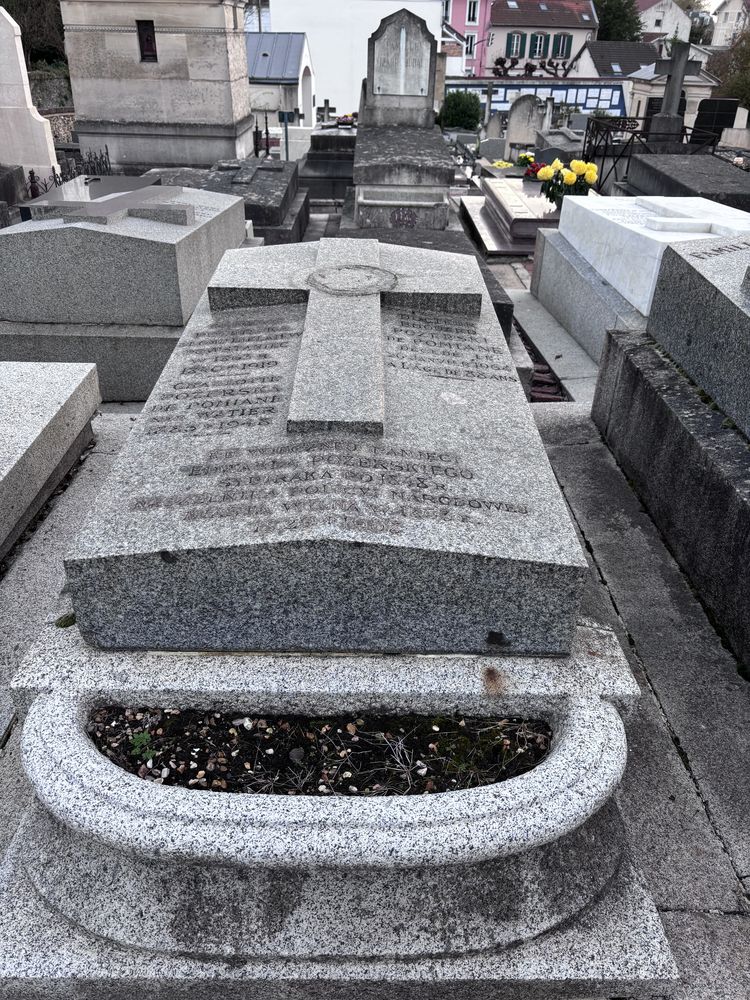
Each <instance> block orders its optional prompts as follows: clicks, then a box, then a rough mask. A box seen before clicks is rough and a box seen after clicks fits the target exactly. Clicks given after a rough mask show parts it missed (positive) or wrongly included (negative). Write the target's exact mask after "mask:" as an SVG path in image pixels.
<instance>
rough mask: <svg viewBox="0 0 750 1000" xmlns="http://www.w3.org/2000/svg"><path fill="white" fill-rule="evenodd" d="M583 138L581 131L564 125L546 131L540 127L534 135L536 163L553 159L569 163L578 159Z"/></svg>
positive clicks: (549, 161) (548, 161)
mask: <svg viewBox="0 0 750 1000" xmlns="http://www.w3.org/2000/svg"><path fill="white" fill-rule="evenodd" d="M583 139H584V133H583V132H576V131H574V130H573V129H572V128H565V127H564V126H561V127H560V128H555V129H547V130H546V131H542V130H541V129H540V130H539V131H537V133H536V135H535V137H534V159H535V160H536V162H537V163H552V162H553V160H562V161H563V163H569V162H570V161H571V160H576V159H580V158H581V152H582V150H583Z"/></svg>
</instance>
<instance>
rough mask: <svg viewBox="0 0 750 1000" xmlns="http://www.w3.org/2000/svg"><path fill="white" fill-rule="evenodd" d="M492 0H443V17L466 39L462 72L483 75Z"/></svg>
mask: <svg viewBox="0 0 750 1000" xmlns="http://www.w3.org/2000/svg"><path fill="white" fill-rule="evenodd" d="M491 12H492V0H443V18H444V19H445V20H446V21H447V22H448V23H449V24H450V26H451V27H452V28H455V30H456V31H458V32H459V33H460V34H462V35H463V36H464V37H465V38H466V40H467V43H468V44H467V46H466V49H467V53H466V56H465V58H464V62H463V67H462V72H464V73H466V74H470V75H472V76H483V75H484V73H485V67H486V64H487V60H486V55H487V42H488V35H489V33H490V14H491Z"/></svg>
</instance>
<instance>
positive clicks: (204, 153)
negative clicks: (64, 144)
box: [60, 0, 253, 173]
mask: <svg viewBox="0 0 750 1000" xmlns="http://www.w3.org/2000/svg"><path fill="white" fill-rule="evenodd" d="M244 7H245V4H244V3H242V2H240V0H223V2H222V3H210V2H207V0H183V2H181V3H179V4H176V3H169V2H159V0H156V2H153V0H152V2H149V3H136V4H122V3H111V2H107V0H62V2H61V4H60V8H61V11H62V16H63V23H64V27H65V50H66V53H67V56H68V65H69V67H70V83H71V88H72V91H73V103H74V105H75V109H76V130H77V132H78V136H79V139H80V143H81V147H82V148H83V149H88V148H91V149H100V148H104V146H107V147H108V148H109V154H110V158H111V160H112V163H113V165H115V166H116V167H120V168H122V169H124V170H126V171H128V172H131V173H136V172H138V170H139V168H141V169H148V168H149V167H153V166H193V167H208V166H210V165H211V164H212V163H215V162H216V161H217V160H220V159H234V158H237V157H239V158H243V157H245V156H247V154H248V153H251V152H252V149H253V137H252V125H253V118H252V115H251V113H250V91H249V87H248V73H247V52H246V48H245V25H244V16H243V12H244Z"/></svg>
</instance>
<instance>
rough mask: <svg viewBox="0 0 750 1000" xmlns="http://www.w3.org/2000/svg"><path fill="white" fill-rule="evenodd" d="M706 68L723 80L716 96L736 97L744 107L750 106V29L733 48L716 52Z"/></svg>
mask: <svg viewBox="0 0 750 1000" xmlns="http://www.w3.org/2000/svg"><path fill="white" fill-rule="evenodd" d="M706 69H707V70H708V72H709V73H713V75H714V76H717V77H718V78H719V79H720V80H721V85H720V86H719V87H717V89H716V90H715V91H714V93H713V96H714V97H736V98H738V99H739V102H740V104H741V105H742V106H743V107H745V108H746V107H748V106H750V30H748V31H743V32H742V34H741V35H740V36H739V38H738V39H737V41H736V42H735V43H734V45H733V46H732V47H731V49H724V50H722V51H719V52H715V53H714V55H712V56H711V58H710V59H709V61H708V66H707V67H706Z"/></svg>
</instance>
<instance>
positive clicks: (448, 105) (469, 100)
mask: <svg viewBox="0 0 750 1000" xmlns="http://www.w3.org/2000/svg"><path fill="white" fill-rule="evenodd" d="M481 118H482V105H481V104H480V101H479V96H478V95H477V94H470V93H468V92H467V91H464V90H449V91H448V93H447V94H446V95H445V100H444V101H443V106H442V108H441V109H440V115H439V116H438V124H439V125H441V126H442V127H443V128H465V129H467V130H469V131H473V130H474V129H475V128H476V127H477V125H479V122H480V121H481Z"/></svg>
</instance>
